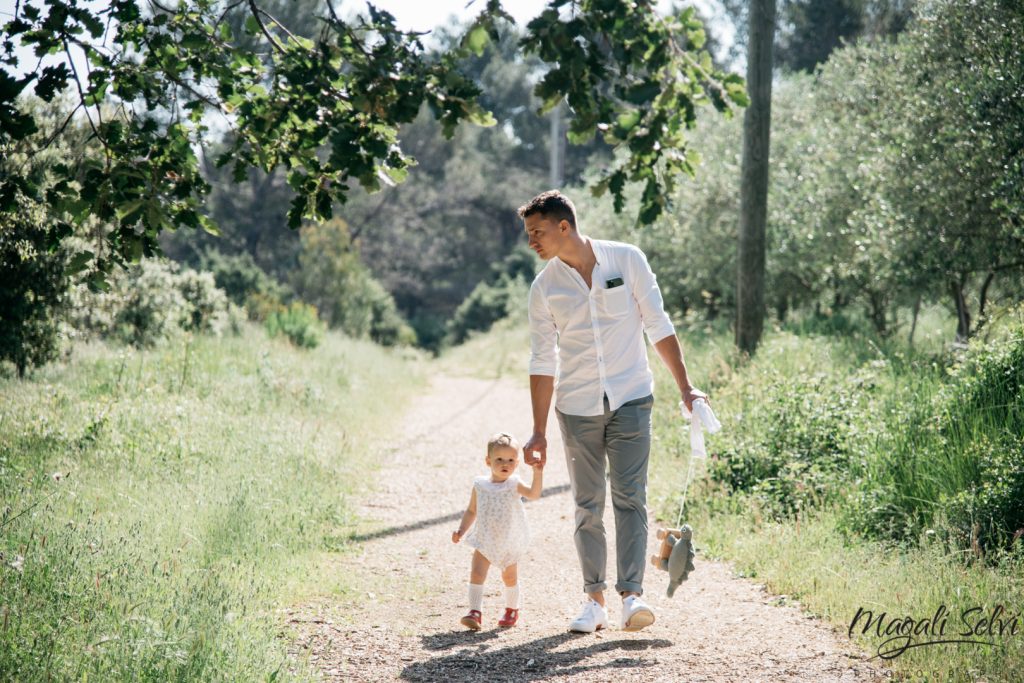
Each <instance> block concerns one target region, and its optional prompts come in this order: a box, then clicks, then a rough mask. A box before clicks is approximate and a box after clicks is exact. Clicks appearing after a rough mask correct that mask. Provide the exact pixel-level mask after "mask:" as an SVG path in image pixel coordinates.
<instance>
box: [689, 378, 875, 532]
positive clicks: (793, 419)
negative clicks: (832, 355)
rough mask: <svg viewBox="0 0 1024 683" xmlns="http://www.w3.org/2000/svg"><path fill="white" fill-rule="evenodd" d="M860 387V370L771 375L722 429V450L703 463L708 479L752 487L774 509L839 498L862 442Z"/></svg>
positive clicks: (784, 511)
mask: <svg viewBox="0 0 1024 683" xmlns="http://www.w3.org/2000/svg"><path fill="white" fill-rule="evenodd" d="M866 388H868V385H866V383H865V382H864V379H863V378H862V377H857V378H855V379H854V380H853V381H851V382H848V383H842V382H837V381H835V380H833V379H830V378H827V377H825V376H822V375H819V376H815V377H811V378H810V379H803V378H799V377H797V378H784V377H779V376H776V377H774V378H772V379H771V380H770V381H769V383H768V386H767V388H766V389H765V390H764V391H761V392H759V395H758V396H757V398H756V404H753V405H752V407H751V410H750V412H749V413H746V414H744V415H743V421H742V428H740V429H736V430H731V432H723V437H724V444H723V448H722V451H721V457H720V458H713V459H712V460H711V461H710V463H709V468H710V470H709V473H710V475H711V478H712V480H713V481H716V482H719V483H722V484H724V485H726V486H727V487H728V488H729V490H731V491H736V492H748V493H750V494H752V495H754V496H755V497H757V498H759V499H760V500H761V501H762V503H763V505H764V507H765V509H767V510H768V511H770V512H772V513H774V514H776V515H778V516H789V515H793V514H795V513H798V512H799V511H800V510H802V509H808V508H814V507H820V506H821V505H823V504H824V503H826V502H831V501H836V500H838V499H839V498H840V497H841V494H842V492H843V491H844V489H845V487H846V483H847V481H848V479H849V472H850V465H851V461H852V460H853V459H854V458H855V457H856V455H857V454H858V452H859V448H860V447H861V443H860V442H859V441H857V439H856V437H857V426H858V423H859V422H860V421H861V420H862V419H863V415H862V414H861V413H862V403H863V402H862V401H861V400H860V398H861V397H862V396H863V394H864V391H865V389H866Z"/></svg>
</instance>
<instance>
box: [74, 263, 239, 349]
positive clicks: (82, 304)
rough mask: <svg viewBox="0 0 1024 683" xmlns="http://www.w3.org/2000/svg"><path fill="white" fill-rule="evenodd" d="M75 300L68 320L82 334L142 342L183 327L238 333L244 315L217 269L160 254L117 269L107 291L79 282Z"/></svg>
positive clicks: (198, 330)
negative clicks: (217, 280) (213, 271)
mask: <svg viewBox="0 0 1024 683" xmlns="http://www.w3.org/2000/svg"><path fill="white" fill-rule="evenodd" d="M71 300H72V303H73V307H72V310H71V312H70V314H69V315H68V322H69V323H70V325H71V326H72V327H73V328H74V329H75V330H77V331H78V333H80V334H81V335H83V336H102V337H111V338H114V339H118V340H120V341H123V342H125V343H127V344H132V345H134V346H140V347H144V346H152V345H154V344H156V343H157V342H159V341H160V340H162V339H166V338H168V337H171V336H173V335H175V334H177V333H179V332H181V331H189V332H199V333H212V334H222V333H224V332H232V333H235V334H237V333H238V332H239V331H240V325H241V321H242V319H243V314H242V312H241V309H239V308H238V307H237V306H235V305H234V304H232V303H231V302H230V301H228V298H227V296H226V295H225V294H224V292H223V291H222V290H220V289H218V288H217V286H216V283H215V281H214V278H213V275H212V274H210V273H201V272H197V271H194V270H190V269H186V270H180V268H179V266H178V264H176V263H174V262H172V261H166V260H161V259H143V260H142V261H140V262H139V263H137V264H135V265H133V266H131V267H130V268H128V269H127V270H124V271H121V272H119V273H116V274H115V275H114V276H113V277H111V278H110V288H109V290H108V291H106V292H91V291H89V290H88V289H86V288H85V287H84V286H83V285H79V286H76V287H75V288H74V289H73V290H72V295H71Z"/></svg>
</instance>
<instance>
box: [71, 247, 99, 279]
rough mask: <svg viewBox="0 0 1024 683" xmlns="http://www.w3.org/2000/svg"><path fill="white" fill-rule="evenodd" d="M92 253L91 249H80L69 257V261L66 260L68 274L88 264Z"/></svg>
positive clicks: (82, 268) (78, 271)
mask: <svg viewBox="0 0 1024 683" xmlns="http://www.w3.org/2000/svg"><path fill="white" fill-rule="evenodd" d="M93 256H95V254H93V253H92V252H91V251H82V252H79V253H77V254H75V255H74V256H73V257H71V261H69V262H68V266H67V269H66V270H67V272H68V274H69V275H74V274H75V273H80V272H82V271H83V270H85V268H86V266H88V265H89V261H91V260H92V258H93Z"/></svg>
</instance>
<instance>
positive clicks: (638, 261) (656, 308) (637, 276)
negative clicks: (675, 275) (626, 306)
mask: <svg viewBox="0 0 1024 683" xmlns="http://www.w3.org/2000/svg"><path fill="white" fill-rule="evenodd" d="M629 251H630V255H629V278H630V287H631V288H632V290H633V296H634V297H635V298H636V303H637V305H638V306H639V307H640V317H641V318H642V319H643V323H644V332H646V333H647V338H648V339H649V340H650V341H651V344H656V343H658V342H659V341H661V340H662V339H664V338H665V337H668V336H669V335H674V334H675V333H676V328H675V325H673V324H672V319H671V318H669V317H668V314H667V313H666V312H665V302H664V301H663V300H662V298H661V290H660V289H658V281H657V278H655V277H654V271H652V270H651V266H650V264H648V263H647V257H646V256H645V255H644V253H643V252H642V251H640V250H639V249H637V248H633V249H630V250H629Z"/></svg>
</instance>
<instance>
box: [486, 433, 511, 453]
mask: <svg viewBox="0 0 1024 683" xmlns="http://www.w3.org/2000/svg"><path fill="white" fill-rule="evenodd" d="M498 448H511V449H512V450H514V451H518V450H519V442H518V441H516V437H514V436H512V435H511V434H508V433H506V432H498V433H497V434H495V435H494V436H492V437H491V438H490V439H489V440H488V441H487V456H488V457H490V455H491V454H492V453H494V451H495V449H498Z"/></svg>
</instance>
